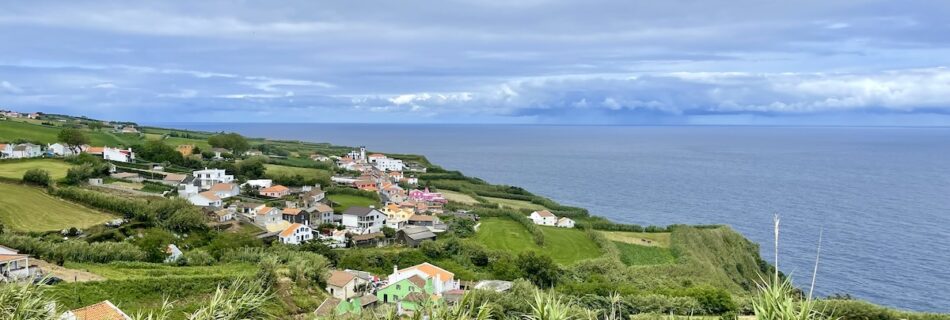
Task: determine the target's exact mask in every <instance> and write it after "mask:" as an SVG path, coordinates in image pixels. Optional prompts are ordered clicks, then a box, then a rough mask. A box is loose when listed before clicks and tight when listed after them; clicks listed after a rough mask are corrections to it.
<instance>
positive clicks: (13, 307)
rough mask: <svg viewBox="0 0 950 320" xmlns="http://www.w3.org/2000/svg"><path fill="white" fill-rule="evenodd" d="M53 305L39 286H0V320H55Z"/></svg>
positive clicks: (12, 284)
mask: <svg viewBox="0 0 950 320" xmlns="http://www.w3.org/2000/svg"><path fill="white" fill-rule="evenodd" d="M56 318H57V314H56V307H55V303H54V302H53V301H52V300H51V299H49V298H48V297H46V296H44V295H43V289H42V288H41V287H40V286H37V285H34V284H31V283H25V284H15V283H3V284H0V320H52V319H56Z"/></svg>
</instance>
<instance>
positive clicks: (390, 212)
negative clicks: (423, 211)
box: [382, 203, 415, 229]
mask: <svg viewBox="0 0 950 320" xmlns="http://www.w3.org/2000/svg"><path fill="white" fill-rule="evenodd" d="M382 212H383V214H385V215H386V225H388V226H389V227H390V228H394V229H399V227H401V224H405V223H406V221H409V217H411V216H412V215H414V214H415V212H413V210H412V209H408V208H402V207H400V206H399V205H397V204H395V203H390V204H389V205H387V206H385V207H383V210H382Z"/></svg>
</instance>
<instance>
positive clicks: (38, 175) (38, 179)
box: [23, 169, 53, 187]
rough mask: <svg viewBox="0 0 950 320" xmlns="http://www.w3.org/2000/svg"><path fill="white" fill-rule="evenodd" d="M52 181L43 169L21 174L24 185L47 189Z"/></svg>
mask: <svg viewBox="0 0 950 320" xmlns="http://www.w3.org/2000/svg"><path fill="white" fill-rule="evenodd" d="M52 181H53V179H51V178H50V176H49V172H47V171H46V170H43V169H30V170H26V172H25V173H23V182H26V183H32V184H35V185H38V186H44V187H48V186H49V185H50V183H51V182H52Z"/></svg>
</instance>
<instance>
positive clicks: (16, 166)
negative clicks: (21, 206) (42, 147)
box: [0, 159, 72, 180]
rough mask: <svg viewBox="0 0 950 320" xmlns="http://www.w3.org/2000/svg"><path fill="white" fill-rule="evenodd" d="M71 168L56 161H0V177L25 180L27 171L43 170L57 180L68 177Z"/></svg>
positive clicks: (67, 164) (64, 163)
mask: <svg viewBox="0 0 950 320" xmlns="http://www.w3.org/2000/svg"><path fill="white" fill-rule="evenodd" d="M70 167H72V165H71V164H69V163H67V162H65V161H62V160H56V159H33V160H15V161H0V177H4V178H9V179H16V180H20V179H23V174H24V173H26V171H27V170H30V169H43V170H46V171H47V172H49V175H50V177H52V178H53V179H54V180H56V179H62V178H64V177H66V170H69V168H70Z"/></svg>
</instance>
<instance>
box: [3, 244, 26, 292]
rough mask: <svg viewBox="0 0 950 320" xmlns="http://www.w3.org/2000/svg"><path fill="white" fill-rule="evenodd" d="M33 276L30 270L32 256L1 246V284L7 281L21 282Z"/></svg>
mask: <svg viewBox="0 0 950 320" xmlns="http://www.w3.org/2000/svg"><path fill="white" fill-rule="evenodd" d="M30 276H33V271H31V270H30V256H29V255H25V254H19V252H18V251H16V250H14V249H11V248H7V247H4V246H0V283H2V282H4V281H5V280H19V279H24V278H29V277H30Z"/></svg>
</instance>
